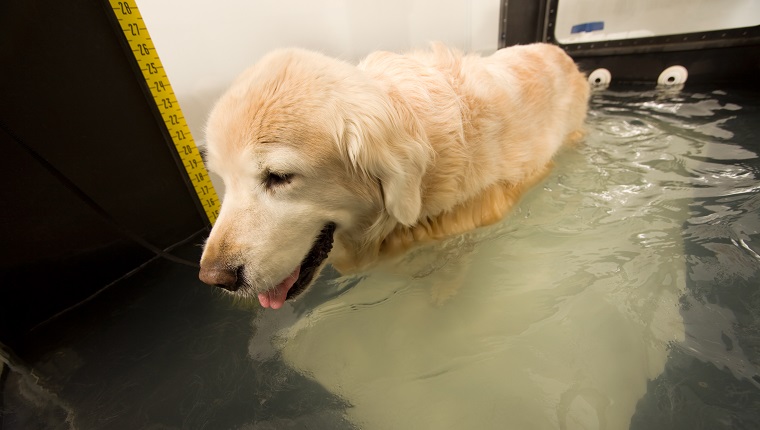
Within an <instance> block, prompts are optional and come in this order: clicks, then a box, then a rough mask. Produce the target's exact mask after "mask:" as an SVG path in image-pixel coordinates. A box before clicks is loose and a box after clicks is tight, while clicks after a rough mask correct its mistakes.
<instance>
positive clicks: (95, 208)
mask: <svg viewBox="0 0 760 430" xmlns="http://www.w3.org/2000/svg"><path fill="white" fill-rule="evenodd" d="M0 129H2V130H3V131H4V132H5V133H6V134H7V135H8V136H10V137H11V139H12V140H13V141H14V142H16V144H17V145H18V146H19V147H21V148H22V149H23V150H24V151H26V152H27V153H28V154H29V155H31V156H32V158H34V159H35V160H36V161H37V162H38V163H40V164H41V165H42V167H44V168H45V169H46V170H47V171H48V172H50V173H51V174H52V175H53V176H54V177H55V178H56V179H57V180H58V181H59V182H61V183H62V184H63V185H64V186H66V188H68V189H69V191H71V192H72V193H74V195H76V196H77V197H78V198H79V199H80V200H81V201H82V202H84V203H85V204H86V205H87V206H89V207H90V209H92V210H93V211H95V213H97V214H98V215H100V217H101V218H103V220H105V221H106V222H107V223H108V224H110V225H111V227H113V228H114V229H116V230H117V231H118V232H119V233H121V234H122V235H123V236H125V237H127V238H128V239H130V240H132V241H134V242H136V243H137V244H139V245H140V246H142V247H144V248H146V249H148V250H149V251H151V252H153V253H154V254H156V255H157V256H159V257H162V258H165V259H167V260H170V261H173V262H175V263H179V264H184V265H186V266H190V267H196V268H197V267H199V265H198V263H196V262H192V261H188V260H185V259H184V258H180V257H176V256H174V255H172V254H169V253H168V252H166V250H163V249H161V248H159V247H157V246H155V245H153V244H151V243H149V242H148V241H146V240H145V239H143V238H142V237H140V236H139V235H138V234H136V233H134V232H132V231H131V230H129V229H128V228H126V227H124V226H122V225H121V224H119V222H118V221H116V219H114V218H113V217H112V216H111V214H109V213H108V212H107V211H106V210H105V209H103V207H101V206H100V205H99V204H98V203H97V202H96V201H95V200H93V199H92V197H90V196H89V195H87V193H85V192H84V191H83V190H82V189H81V188H79V187H78V186H77V185H76V184H75V183H74V182H72V181H71V180H70V179H69V178H68V177H66V175H64V174H63V172H61V171H60V170H58V169H57V168H56V167H55V166H54V165H53V164H52V163H50V162H49V161H47V160H46V159H45V157H43V156H42V155H40V154H39V153H38V152H37V151H35V150H34V149H33V148H31V147H30V146H29V145H27V144H26V143H24V141H23V140H21V138H19V137H18V135H16V134H15V133H14V132H13V131H12V130H10V129H9V128H8V126H7V125H6V124H5V122H4V121H3V120H2V119H0ZM168 249H170V248H167V250H168Z"/></svg>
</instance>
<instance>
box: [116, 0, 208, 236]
mask: <svg viewBox="0 0 760 430" xmlns="http://www.w3.org/2000/svg"><path fill="white" fill-rule="evenodd" d="M108 1H109V3H110V4H111V9H113V12H114V14H115V15H116V19H117V20H118V22H119V27H120V28H121V30H122V31H123V32H124V36H126V39H127V43H128V44H129V47H130V49H131V50H132V53H133V55H134V57H135V60H137V64H138V66H139V67H140V70H141V71H142V75H143V78H144V79H145V83H146V84H147V85H148V88H149V89H150V93H151V95H152V96H153V100H154V101H155V103H156V106H157V107H158V110H159V111H160V112H161V117H162V118H163V121H164V124H166V128H167V130H168V131H169V135H170V136H171V138H172V141H173V142H174V147H175V148H176V149H177V153H178V154H179V157H180V159H181V160H182V164H183V165H184V166H185V171H186V172H187V176H188V177H189V179H190V182H191V183H192V185H193V188H194V189H195V193H196V194H198V199H199V200H200V202H201V205H202V206H203V210H204V211H205V212H206V216H207V217H208V219H209V222H210V223H211V224H214V221H216V218H217V216H219V206H220V202H219V197H218V196H217V194H216V191H215V190H214V185H213V184H212V183H211V178H210V177H209V175H208V171H206V166H205V165H204V164H203V159H202V158H201V154H200V152H199V151H198V148H197V147H196V146H195V141H194V140H193V136H192V135H191V134H190V128H189V127H188V126H187V122H186V121H185V117H184V116H183V115H182V110H181V109H180V107H179V102H178V101H177V97H176V96H175V95H174V91H173V90H172V86H171V84H169V78H168V77H167V76H166V71H165V70H164V66H163V65H162V64H161V60H160V59H159V58H158V53H157V52H156V48H155V47H154V46H153V42H152V41H151V38H150V34H148V29H147V28H146V26H145V22H144V21H143V19H142V15H140V11H139V10H138V9H137V4H136V3H135V1H134V0H120V1H116V0H108Z"/></svg>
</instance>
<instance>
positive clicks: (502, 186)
mask: <svg viewBox="0 0 760 430" xmlns="http://www.w3.org/2000/svg"><path fill="white" fill-rule="evenodd" d="M359 68H360V69H363V70H364V71H365V72H367V73H368V74H369V75H370V76H371V77H372V78H374V79H376V80H379V81H381V82H383V83H384V85H385V86H386V88H388V89H389V92H390V93H394V92H396V93H398V94H399V98H400V99H401V100H402V102H403V103H404V104H406V105H407V106H408V109H409V110H410V111H411V112H413V116H414V118H412V119H413V120H417V121H419V124H420V126H421V127H422V128H423V129H424V130H425V134H426V136H427V137H428V140H429V142H430V145H431V146H432V147H433V149H434V150H435V152H436V156H435V162H434V163H433V165H432V166H431V167H430V168H429V169H428V172H427V173H426V176H425V178H424V180H423V188H424V190H425V191H424V193H423V205H422V206H423V216H422V218H421V222H420V224H419V225H418V226H414V227H412V228H410V227H404V226H399V227H398V228H397V229H396V231H395V232H394V233H393V234H391V235H390V236H389V237H388V238H387V239H386V248H389V249H390V248H400V249H403V248H405V247H406V246H405V245H403V244H401V242H404V243H406V244H408V243H413V242H417V241H420V240H425V239H426V238H440V237H445V236H448V235H451V234H456V233H459V232H461V231H466V230H469V229H472V228H475V227H479V226H482V225H486V224H490V223H492V222H495V221H498V220H499V219H501V217H502V216H503V215H504V214H505V213H506V212H507V211H508V210H509V209H510V208H511V206H512V205H514V203H515V202H516V201H517V200H518V199H519V197H520V195H521V194H522V193H523V192H524V191H525V190H526V189H527V188H529V187H530V186H531V185H533V184H534V183H535V182H537V181H538V180H540V179H541V178H543V176H544V175H545V174H546V172H547V171H548V166H549V165H550V162H551V159H552V157H553V156H554V154H555V153H556V152H557V150H558V149H559V148H560V147H561V146H562V144H563V143H565V142H567V141H569V140H575V139H578V138H580V137H581V136H582V135H583V132H582V130H583V122H584V120H585V117H586V110H587V103H588V97H589V85H588V82H587V80H586V78H585V76H584V75H583V74H581V73H580V72H579V71H578V68H577V67H576V65H575V63H574V62H573V61H572V59H571V58H570V57H569V56H568V55H567V54H565V52H564V51H562V50H561V49H560V48H558V47H556V46H553V45H547V44H534V45H527V46H517V47H511V48H506V49H502V50H499V51H497V52H496V53H494V54H493V55H491V56H488V57H481V56H479V55H463V54H462V53H460V52H458V51H455V50H450V49H449V48H447V47H445V46H443V45H440V44H435V45H433V49H432V50H431V51H416V52H412V53H409V54H406V55H399V54H392V53H388V52H379V53H374V54H372V55H370V56H369V57H367V58H366V59H365V60H364V61H363V62H362V63H361V64H360V65H359ZM393 243H396V245H392V244H393Z"/></svg>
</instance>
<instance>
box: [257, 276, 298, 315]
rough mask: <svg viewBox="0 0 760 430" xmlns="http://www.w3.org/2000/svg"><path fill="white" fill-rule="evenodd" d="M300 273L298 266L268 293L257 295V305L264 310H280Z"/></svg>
mask: <svg viewBox="0 0 760 430" xmlns="http://www.w3.org/2000/svg"><path fill="white" fill-rule="evenodd" d="M299 273H301V266H300V265H299V266H298V267H296V269H295V270H294V271H293V273H291V274H290V275H289V276H288V277H287V278H285V280H284V281H282V282H280V284H279V285H278V286H276V287H274V288H272V289H271V290H269V291H266V292H263V293H259V303H261V306H262V307H264V308H272V309H280V308H281V307H282V305H283V304H285V299H286V298H287V297H288V291H289V290H290V288H291V287H293V284H295V283H296V281H297V280H298V274H299Z"/></svg>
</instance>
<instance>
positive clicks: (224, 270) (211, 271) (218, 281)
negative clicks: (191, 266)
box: [198, 264, 239, 291]
mask: <svg viewBox="0 0 760 430" xmlns="http://www.w3.org/2000/svg"><path fill="white" fill-rule="evenodd" d="M237 272H238V269H237V268H235V269H231V268H229V267H224V266H220V265H215V264H211V265H204V264H201V271H200V272H199V273H198V277H199V278H200V280H201V281H203V282H205V283H207V284H209V285H213V286H215V287H219V288H224V289H225V290H228V291H237V289H238V287H239V285H238V282H237V281H238V276H237Z"/></svg>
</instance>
